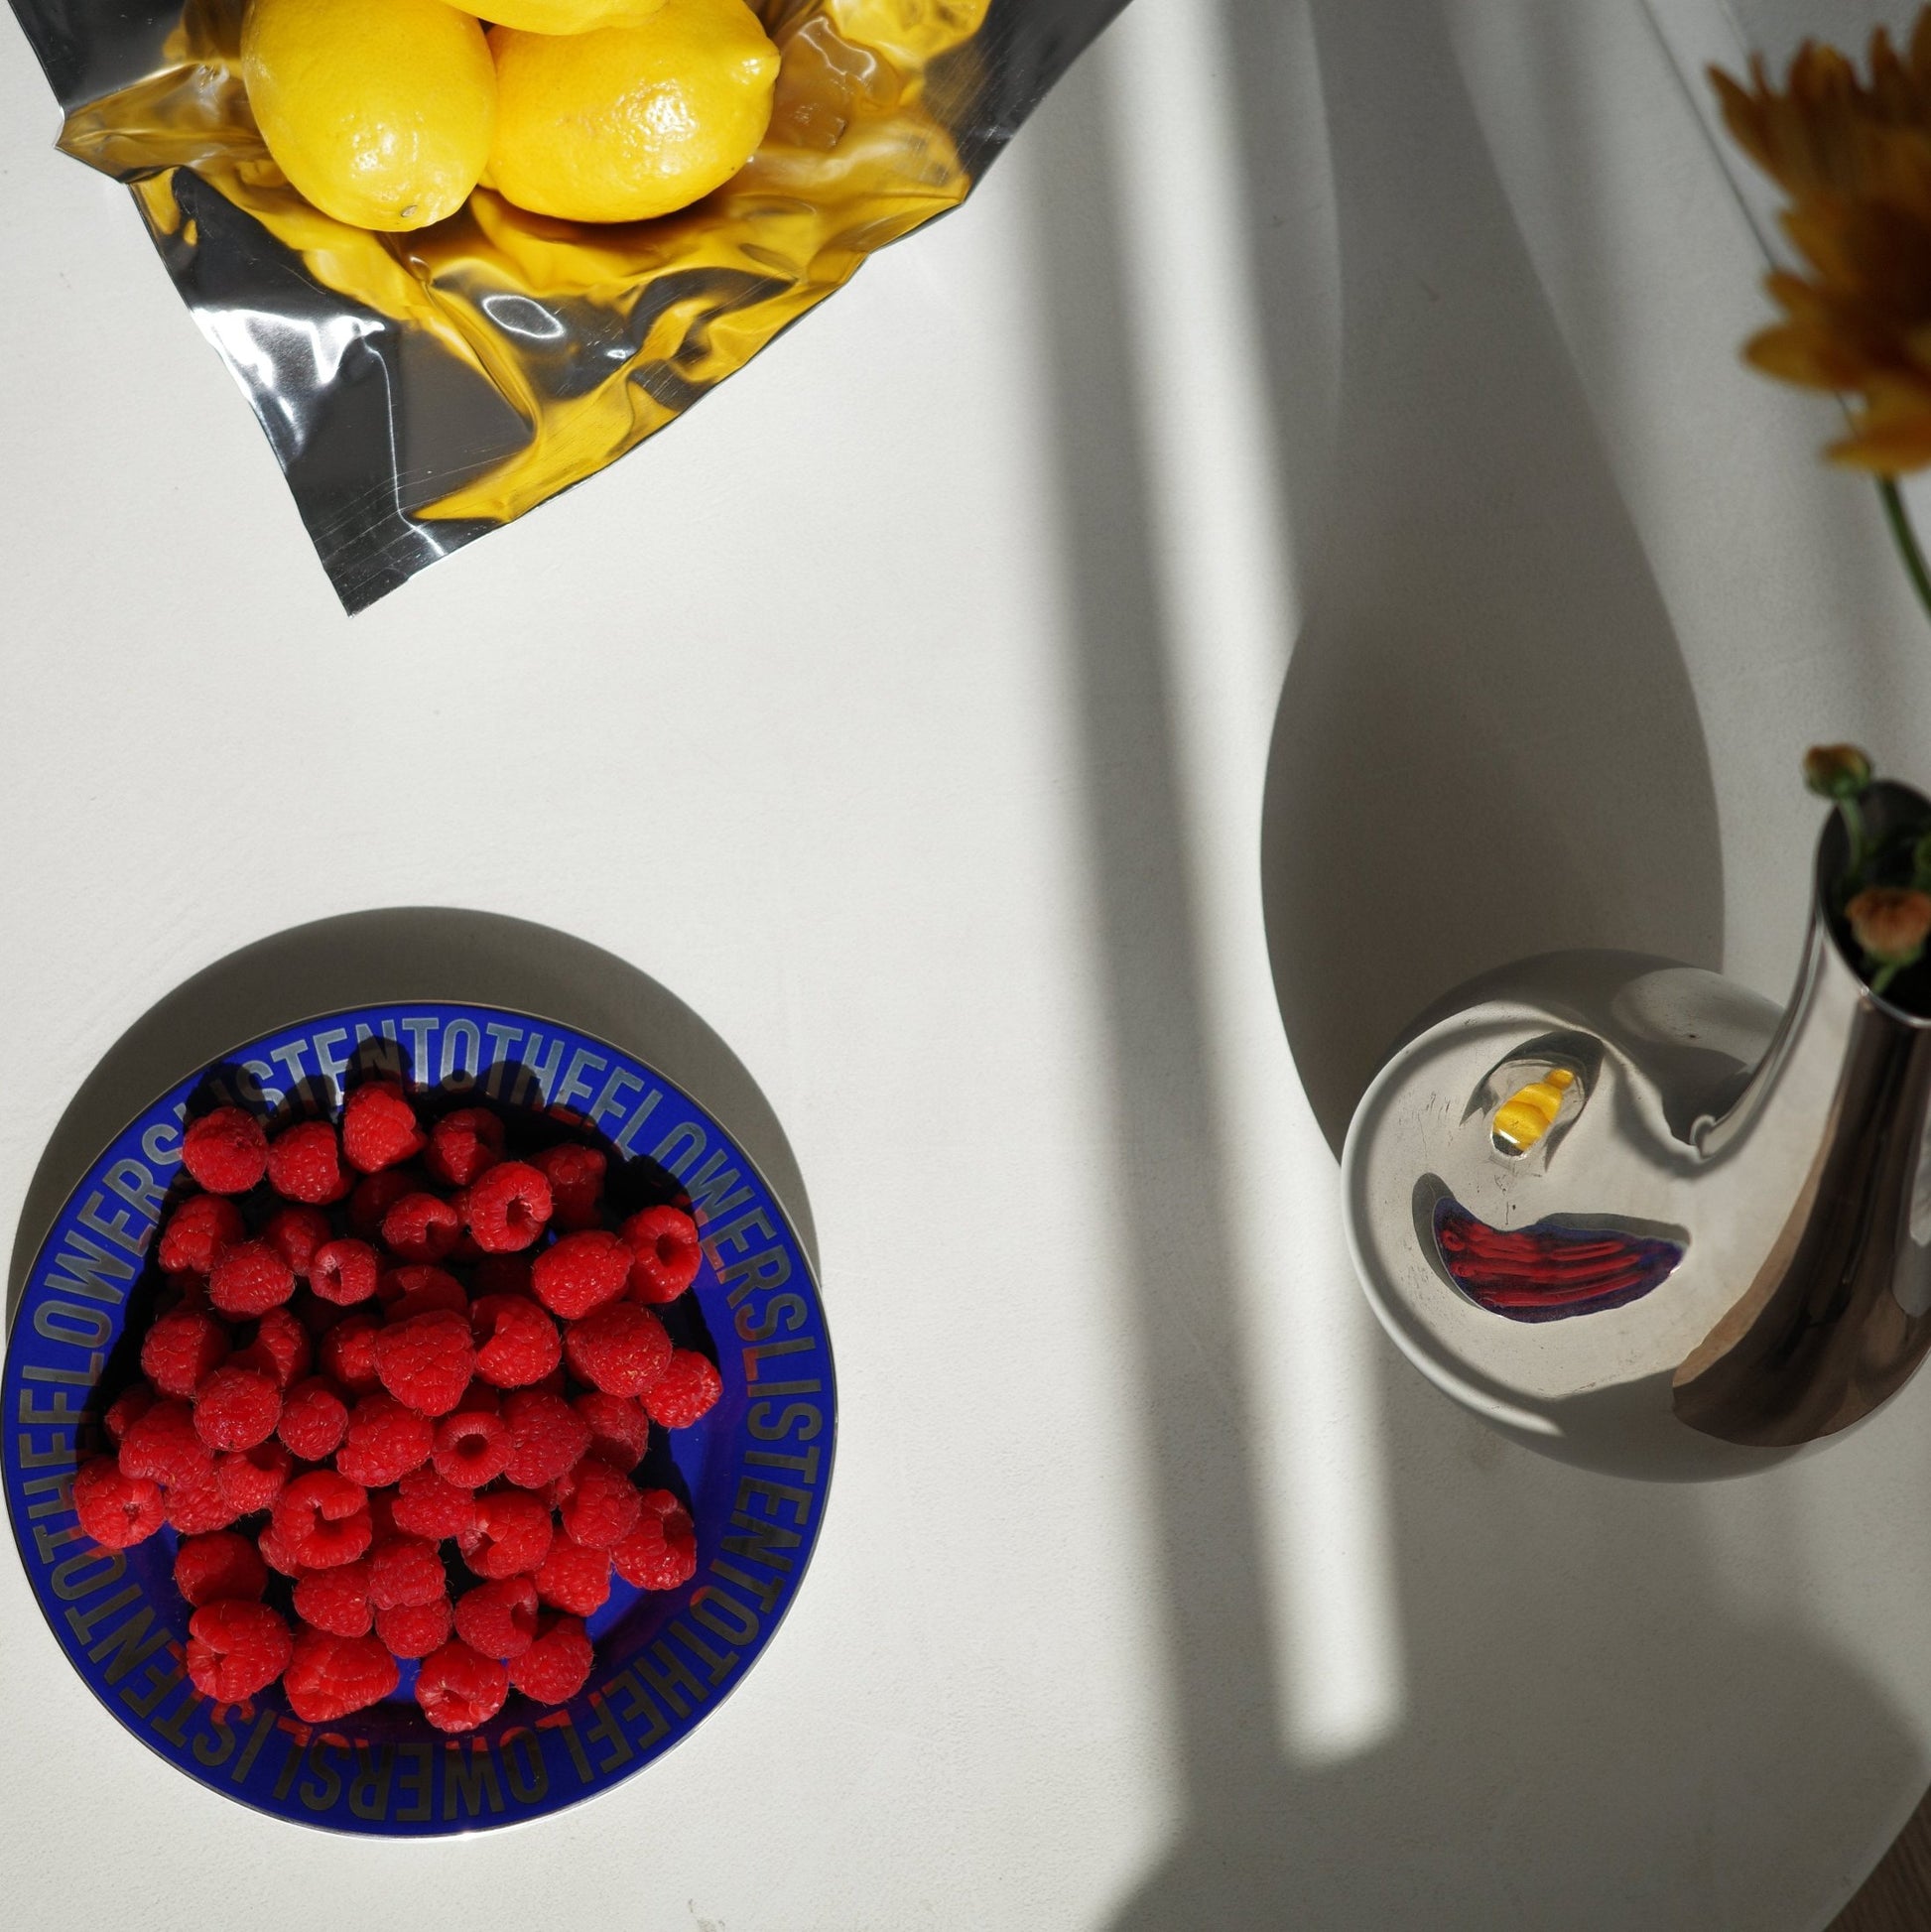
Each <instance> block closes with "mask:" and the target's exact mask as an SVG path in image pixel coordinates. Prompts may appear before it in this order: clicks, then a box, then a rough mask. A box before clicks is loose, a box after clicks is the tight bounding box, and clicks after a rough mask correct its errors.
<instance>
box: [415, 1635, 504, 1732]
mask: <svg viewBox="0 0 1931 1932" xmlns="http://www.w3.org/2000/svg"><path fill="white" fill-rule="evenodd" d="M509 1693H510V1680H509V1672H508V1671H506V1670H505V1669H504V1668H503V1666H502V1665H501V1664H500V1663H498V1662H497V1661H496V1659H495V1658H493V1657H481V1656H478V1655H477V1654H476V1652H475V1651H473V1650H471V1649H470V1648H469V1646H468V1645H467V1644H466V1643H463V1642H462V1641H460V1640H459V1639H458V1640H456V1641H454V1642H451V1643H446V1644H444V1645H443V1647H442V1648H441V1649H440V1650H435V1651H432V1652H431V1653H430V1654H429V1655H428V1656H427V1657H425V1658H424V1659H423V1664H422V1668H421V1669H420V1670H419V1671H418V1672H417V1673H416V1702H417V1703H418V1704H420V1705H421V1706H422V1707H423V1715H424V1716H425V1717H426V1718H428V1720H429V1721H430V1723H431V1724H433V1725H434V1726H435V1727H436V1728H437V1730H438V1731H451V1732H454V1731H473V1730H475V1728H476V1727H477V1725H479V1724H487V1723H488V1722H489V1720H490V1719H491V1718H493V1717H494V1716H495V1715H496V1713H497V1712H498V1711H500V1710H501V1709H502V1708H503V1700H504V1699H505V1698H506V1697H508V1696H509Z"/></svg>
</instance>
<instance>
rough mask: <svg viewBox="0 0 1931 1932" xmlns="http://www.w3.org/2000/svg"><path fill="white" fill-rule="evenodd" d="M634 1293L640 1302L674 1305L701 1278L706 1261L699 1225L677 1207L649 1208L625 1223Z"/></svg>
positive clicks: (624, 1234) (624, 1231)
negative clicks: (702, 1267) (704, 1260)
mask: <svg viewBox="0 0 1931 1932" xmlns="http://www.w3.org/2000/svg"><path fill="white" fill-rule="evenodd" d="M621 1231H622V1234H623V1239H624V1243H625V1245H626V1246H627V1247H628V1248H629V1249H630V1252H631V1256H632V1260H631V1265H630V1292H631V1294H632V1295H633V1296H634V1297H635V1298H636V1299H637V1300H638V1301H640V1302H674V1301H676V1300H677V1298H678V1297H679V1296H680V1295H681V1294H683V1293H684V1291H685V1290H686V1289H687V1288H688V1287H690V1285H691V1284H692V1282H694V1281H695V1280H696V1279H697V1278H698V1264H699V1262H700V1261H702V1260H703V1259H704V1254H703V1250H702V1249H700V1248H699V1246H698V1224H697V1223H696V1222H694V1221H693V1220H692V1219H691V1217H690V1216H689V1215H687V1214H683V1213H680V1212H679V1210H677V1209H676V1208H669V1207H666V1208H646V1209H645V1210H644V1211H643V1213H642V1214H640V1215H632V1216H631V1217H630V1219H629V1220H628V1221H627V1222H625V1223H624V1224H623V1228H622V1230H621Z"/></svg>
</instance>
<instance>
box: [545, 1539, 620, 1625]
mask: <svg viewBox="0 0 1931 1932" xmlns="http://www.w3.org/2000/svg"><path fill="white" fill-rule="evenodd" d="M537 1595H538V1596H539V1597H541V1598H542V1599H543V1601H544V1602H545V1603H546V1604H549V1605H550V1606H551V1607H552V1608H553V1609H556V1610H568V1611H569V1612H570V1613H571V1615H573V1616H589V1615H591V1614H592V1613H593V1612H595V1611H597V1610H601V1609H602V1608H603V1606H604V1605H605V1604H606V1603H607V1602H608V1601H609V1597H610V1552H609V1551H608V1550H592V1549H589V1548H587V1547H585V1546H584V1545H583V1544H581V1543H573V1542H572V1541H571V1539H570V1538H569V1537H568V1536H559V1537H557V1538H556V1539H555V1540H554V1541H553V1542H552V1543H551V1545H550V1553H549V1555H548V1556H546V1557H545V1558H544V1559H543V1563H542V1565H541V1567H540V1568H539V1569H538V1571H537Z"/></svg>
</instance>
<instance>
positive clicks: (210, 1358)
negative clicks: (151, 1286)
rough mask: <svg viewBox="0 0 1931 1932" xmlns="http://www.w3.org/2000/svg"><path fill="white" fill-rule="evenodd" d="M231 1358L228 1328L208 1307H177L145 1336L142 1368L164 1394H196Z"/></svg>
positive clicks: (142, 1347)
mask: <svg viewBox="0 0 1931 1932" xmlns="http://www.w3.org/2000/svg"><path fill="white" fill-rule="evenodd" d="M199 1198H200V1199H201V1200H203V1201H206V1200H211V1199H212V1198H213V1197H212V1196H209V1195H202V1196H201V1197H199ZM227 1358H228V1331H227V1330H226V1329H225V1328H223V1327H222V1325H221V1324H220V1322H219V1321H217V1320H216V1319H215V1317H214V1316H212V1315H210V1314H209V1313H208V1312H207V1311H206V1310H205V1309H199V1308H177V1309H174V1310H172V1311H171V1312H170V1313H169V1314H166V1315H164V1316H162V1318H161V1319H160V1320H159V1321H158V1322H156V1323H155V1325H154V1327H153V1328H151V1329H150V1330H149V1331H148V1332H147V1334H146V1335H145V1336H143V1337H142V1338H141V1367H142V1369H143V1371H144V1372H145V1373H146V1375H147V1377H148V1380H149V1381H151V1382H152V1383H153V1384H154V1385H155V1387H156V1388H158V1389H159V1390H160V1391H161V1392H162V1394H164V1395H180V1396H184V1397H186V1396H191V1395H193V1393H194V1391H195V1390H196V1389H197V1388H198V1387H200V1385H201V1382H202V1379H203V1378H204V1377H205V1376H206V1375H207V1373H208V1371H209V1370H210V1369H212V1368H215V1367H217V1366H218V1365H219V1364H220V1363H221V1362H223V1361H225V1360H227Z"/></svg>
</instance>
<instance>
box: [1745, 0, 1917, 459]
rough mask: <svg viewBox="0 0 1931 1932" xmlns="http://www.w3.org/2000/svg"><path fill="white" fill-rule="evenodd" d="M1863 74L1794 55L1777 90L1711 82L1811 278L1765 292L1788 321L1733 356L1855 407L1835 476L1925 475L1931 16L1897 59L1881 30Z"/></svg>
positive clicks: (1752, 83) (1829, 58) (1756, 77)
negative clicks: (1855, 402) (1778, 194)
mask: <svg viewBox="0 0 1931 1932" xmlns="http://www.w3.org/2000/svg"><path fill="white" fill-rule="evenodd" d="M1710 78H1711V81H1712V83H1713V84H1714V85H1715V87H1716V89H1717V94H1718V98H1719V100H1720V101H1721V103H1722V106H1723V113H1724V119H1725V121H1726V122H1727V123H1728V125H1729V127H1730V131H1731V133H1732V134H1733V135H1734V136H1735V137H1736V139H1737V141H1738V145H1739V146H1741V147H1742V148H1743V149H1744V150H1745V151H1746V152H1747V153H1748V154H1749V155H1750V157H1751V159H1752V160H1754V161H1755V162H1756V163H1757V165H1758V166H1759V167H1760V168H1762V169H1763V171H1764V172H1765V173H1766V174H1767V175H1769V176H1770V177H1771V178H1772V179H1773V180H1774V181H1775V182H1776V183H1777V184H1778V185H1779V186H1780V187H1781V188H1782V189H1783V190H1784V191H1785V192H1786V193H1788V194H1789V195H1790V197H1791V204H1790V206H1789V207H1788V208H1786V209H1785V210H1784V214H1783V225H1784V229H1785V231H1786V232H1787V233H1788V234H1789V236H1790V239H1791V241H1792V242H1793V243H1794V244H1795V245H1796V248H1797V251H1798V253H1799V254H1800V255H1801V256H1802V258H1803V260H1804V263H1805V265H1806V267H1807V269H1808V271H1809V272H1808V273H1806V274H1792V273H1789V272H1787V271H1782V270H1779V271H1778V272H1777V273H1775V274H1773V275H1772V276H1771V277H1770V278H1769V280H1768V283H1767V284H1766V286H1767V287H1768V289H1769V292H1770V294H1771V296H1772V297H1774V298H1775V300H1776V301H1777V303H1778V304H1779V306H1780V307H1781V308H1782V309H1783V312H1784V316H1785V320H1784V321H1783V322H1780V323H1778V324H1777V325H1776V326H1775V327H1772V328H1767V329H1765V330H1764V331H1763V332H1762V333H1761V334H1759V335H1757V336H1756V337H1755V338H1754V339H1752V340H1751V341H1750V342H1749V343H1748V345H1747V346H1746V347H1745V349H1744V354H1745V355H1746V356H1747V357H1748V359H1749V360H1750V361H1751V362H1752V363H1754V364H1755V365H1756V366H1757V367H1758V368H1759V369H1762V370H1764V371H1765V372H1766V373H1767V374H1770V375H1773V376H1778V377H1781V378H1782V379H1783V380H1784V381H1786V382H1794V383H1800V384H1802V385H1803V386H1805V387H1806V388H1812V389H1830V390H1837V391H1840V392H1845V393H1848V394H1851V395H1854V396H1856V397H1857V398H1859V406H1858V407H1857V408H1855V409H1854V411H1853V413H1852V434H1851V435H1850V436H1848V437H1847V438H1845V439H1844V441H1843V442H1841V443H1839V444H1836V445H1835V446H1833V448H1832V450H1831V451H1830V453H1831V454H1832V455H1833V456H1834V457H1836V458H1837V459H1838V460H1839V461H1840V462H1846V463H1851V464H1853V465H1855V466H1857V467H1859V468H1863V469H1867V470H1871V471H1874V472H1875V473H1877V474H1878V475H1881V476H1895V475H1898V474H1900V473H1902V472H1903V471H1905V470H1908V469H1917V468H1920V467H1922V466H1923V465H1924V464H1926V463H1931V6H1927V7H1926V8H1925V10H1924V12H1923V13H1921V14H1920V15H1919V16H1918V21H1917V25H1916V27H1915V29H1914V30H1913V32H1912V34H1911V39H1910V45H1909V47H1908V48H1907V49H1906V50H1905V51H1904V52H1903V53H1901V54H1900V53H1899V52H1898V51H1897V50H1896V49H1895V48H1894V47H1893V46H1892V44H1891V41H1890V37H1889V36H1888V35H1887V34H1886V33H1885V32H1884V31H1883V30H1882V29H1879V30H1878V31H1877V32H1876V33H1875V34H1873V35H1872V36H1871V41H1870V55H1869V73H1868V76H1867V77H1864V76H1860V75H1859V73H1858V71H1857V69H1856V68H1855V67H1854V66H1853V64H1851V62H1850V61H1848V60H1846V58H1845V57H1844V56H1843V55H1842V54H1840V53H1838V52H1837V51H1836V50H1835V49H1833V48H1828V47H1820V46H1818V45H1817V44H1816V43H1815V42H1811V41H1806V42H1805V43H1804V45H1803V46H1802V47H1801V48H1800V49H1799V50H1798V51H1797V55H1796V57H1795V59H1794V60H1793V61H1792V62H1791V64H1790V69H1789V73H1788V75H1787V77H1786V79H1785V82H1784V85H1783V87H1782V88H1781V89H1778V88H1777V87H1776V86H1775V85H1774V84H1773V83H1772V82H1771V80H1770V78H1769V76H1768V75H1767V73H1766V72H1765V70H1764V67H1763V64H1762V62H1761V61H1760V60H1752V61H1751V63H1750V72H1749V84H1748V85H1743V84H1742V83H1740V82H1738V81H1737V80H1735V79H1733V78H1732V77H1731V76H1730V75H1729V74H1726V73H1723V72H1721V71H1719V70H1718V69H1716V68H1712V69H1711V74H1710Z"/></svg>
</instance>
